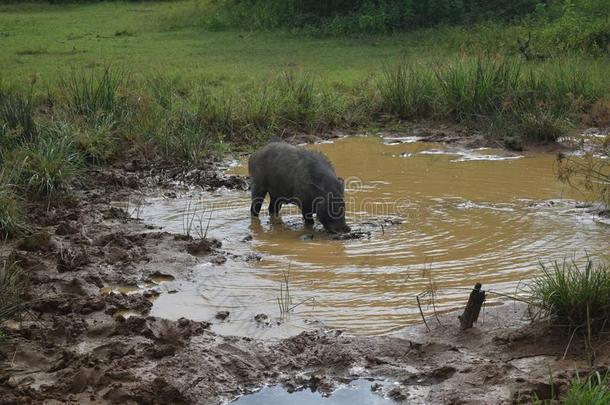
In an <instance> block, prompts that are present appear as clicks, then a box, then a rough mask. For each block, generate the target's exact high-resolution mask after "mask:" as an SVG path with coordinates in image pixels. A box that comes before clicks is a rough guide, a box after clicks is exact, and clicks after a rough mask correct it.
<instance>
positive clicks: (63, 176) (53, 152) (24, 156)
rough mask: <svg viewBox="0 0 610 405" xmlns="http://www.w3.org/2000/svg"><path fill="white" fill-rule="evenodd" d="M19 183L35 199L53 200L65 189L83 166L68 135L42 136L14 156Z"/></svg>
mask: <svg viewBox="0 0 610 405" xmlns="http://www.w3.org/2000/svg"><path fill="white" fill-rule="evenodd" d="M12 160H13V162H12V164H13V165H14V167H15V168H16V170H17V175H18V179H17V180H16V181H17V184H18V185H19V186H21V187H22V188H23V189H24V190H25V191H26V192H27V193H28V194H30V195H31V196H33V197H36V198H51V197H52V195H53V193H55V192H57V191H60V190H65V189H66V188H67V187H68V186H69V184H70V182H71V181H72V179H73V178H74V177H75V176H76V174H77V172H78V169H79V167H80V166H81V157H80V155H79V154H78V153H77V152H76V151H75V150H74V140H73V139H71V138H70V137H68V136H65V135H63V136H53V134H50V135H45V136H42V135H41V136H40V137H39V138H38V139H37V140H36V141H35V142H33V143H30V144H27V145H25V146H23V147H22V148H20V149H19V150H17V151H16V152H15V153H14V155H13V156H12Z"/></svg>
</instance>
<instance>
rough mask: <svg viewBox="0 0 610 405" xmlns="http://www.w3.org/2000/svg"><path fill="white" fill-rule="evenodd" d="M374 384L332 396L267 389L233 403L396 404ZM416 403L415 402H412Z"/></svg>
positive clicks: (363, 382)
mask: <svg viewBox="0 0 610 405" xmlns="http://www.w3.org/2000/svg"><path fill="white" fill-rule="evenodd" d="M372 386H373V383H372V382H371V381H368V380H363V379H359V380H355V381H352V382H351V383H349V384H348V385H347V386H345V387H342V388H339V389H338V390H336V391H335V392H333V393H332V394H331V395H330V396H322V394H320V393H319V392H312V391H310V390H308V389H305V390H302V391H296V392H293V393H289V392H287V391H286V390H284V389H283V388H282V387H278V386H276V387H265V388H263V389H262V390H260V391H258V392H256V393H254V394H250V395H245V396H243V397H241V398H238V399H237V400H236V401H234V402H231V403H232V404H234V405H285V404H292V405H391V404H393V403H394V402H393V401H391V400H389V399H387V398H384V397H382V396H381V395H380V394H376V393H374V392H373V391H372V390H371V387H372ZM410 403H415V402H410Z"/></svg>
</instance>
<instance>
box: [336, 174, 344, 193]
mask: <svg viewBox="0 0 610 405" xmlns="http://www.w3.org/2000/svg"><path fill="white" fill-rule="evenodd" d="M337 180H339V184H340V185H341V190H345V180H343V177H337Z"/></svg>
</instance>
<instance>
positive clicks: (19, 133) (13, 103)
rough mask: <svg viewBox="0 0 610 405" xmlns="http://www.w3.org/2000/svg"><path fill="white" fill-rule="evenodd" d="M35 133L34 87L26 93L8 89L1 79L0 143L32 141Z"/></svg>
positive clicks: (5, 144)
mask: <svg viewBox="0 0 610 405" xmlns="http://www.w3.org/2000/svg"><path fill="white" fill-rule="evenodd" d="M35 135H36V123H35V121H34V98H33V91H32V88H30V89H29V91H27V92H26V93H24V92H18V91H16V90H8V89H5V88H4V87H3V85H2V82H1V81H0V145H1V146H4V147H7V146H8V145H10V144H15V143H18V142H21V141H30V140H32V139H34V137H35ZM0 154H1V151H0ZM0 159H1V158H0ZM0 162H1V160H0Z"/></svg>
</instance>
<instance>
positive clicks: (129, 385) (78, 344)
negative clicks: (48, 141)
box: [0, 164, 610, 404]
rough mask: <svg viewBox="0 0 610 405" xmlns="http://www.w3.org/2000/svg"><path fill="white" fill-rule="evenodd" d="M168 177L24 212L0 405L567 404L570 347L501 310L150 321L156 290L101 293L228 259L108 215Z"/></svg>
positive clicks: (574, 349)
mask: <svg viewBox="0 0 610 405" xmlns="http://www.w3.org/2000/svg"><path fill="white" fill-rule="evenodd" d="M134 165H135V164H134ZM138 170H139V171H138ZM204 172H205V171H203V172H200V173H204ZM142 173H144V175H143V174H142ZM177 173H181V174H169V175H166V174H158V173H152V172H150V171H149V172H146V171H143V169H141V168H136V167H126V168H115V169H108V170H103V171H102V170H100V171H94V172H92V173H91V174H90V176H89V177H88V178H86V179H84V180H83V181H82V185H81V187H82V188H81V190H80V191H76V192H75V197H76V198H70V199H65V200H63V201H56V202H54V203H53V204H51V205H50V206H47V205H46V204H44V205H36V204H33V205H32V206H31V207H30V209H29V210H28V212H29V215H30V216H31V218H30V219H31V221H32V223H34V224H37V225H36V232H35V233H34V235H33V236H31V237H27V238H24V239H22V240H19V241H15V242H11V243H3V244H1V245H0V255H1V256H3V257H7V256H11V257H12V258H13V259H15V260H16V261H18V262H19V263H20V265H21V266H22V267H23V268H24V269H25V271H26V272H27V273H28V275H29V279H30V290H29V293H28V294H29V296H28V297H27V298H28V299H29V300H30V301H31V308H30V310H29V311H28V312H27V313H26V314H25V315H24V317H23V319H21V320H15V321H13V322H8V323H6V324H5V325H2V329H3V330H4V331H5V332H6V334H7V335H8V339H6V340H5V341H3V342H0V404H24V403H25V404H27V403H120V404H169V403H172V404H180V403H184V404H218V403H224V402H226V401H228V400H231V399H232V398H235V397H236V396H238V395H242V394H244V393H247V392H250V391H251V390H253V389H256V388H257V387H260V386H261V385H262V384H266V383H281V384H283V385H284V386H286V387H287V388H288V389H300V388H304V387H308V388H313V389H317V390H321V391H324V392H330V391H332V390H333V388H334V387H336V386H337V384H340V383H343V382H346V381H349V380H352V379H354V378H358V377H377V378H389V379H391V380H393V381H396V382H397V384H396V385H395V386H394V387H393V388H392V390H391V392H382V394H384V395H389V396H391V397H392V398H394V399H395V400H396V401H397V402H405V403H406V402H409V401H411V400H413V399H419V400H421V401H424V402H428V403H489V404H498V403H525V402H528V401H529V400H530V398H531V396H532V394H534V393H535V394H537V395H538V396H539V397H540V398H548V397H549V396H550V395H551V394H550V393H551V392H555V393H557V392H563V391H565V390H566V384H567V382H568V381H569V379H570V378H571V376H572V375H573V373H574V372H575V367H579V368H580V371H581V372H582V371H584V370H585V369H586V367H585V365H584V363H583V362H582V360H581V359H583V358H584V355H583V353H582V350H581V345H579V344H578V343H577V342H573V343H572V344H571V346H570V347H569V349H568V350H567V351H566V346H567V342H568V340H569V339H568V338H569V336H564V335H562V334H549V333H548V331H547V330H546V329H545V328H542V327H532V326H531V325H529V324H528V323H526V322H524V321H522V320H521V315H522V313H523V311H524V308H522V307H514V306H512V305H504V306H502V307H498V308H491V309H488V310H487V311H486V312H485V314H484V315H483V316H482V319H481V320H480V322H479V324H478V326H477V327H476V328H474V329H471V330H468V331H466V332H461V331H459V327H458V325H459V322H458V321H457V317H456V316H455V315H451V314H450V315H445V316H443V317H441V318H440V320H439V322H437V321H436V320H432V321H429V322H428V323H429V324H430V325H431V326H432V330H431V331H427V330H426V329H425V327H424V326H414V327H411V328H408V329H406V330H404V331H400V332H398V333H396V334H394V335H392V336H383V337H356V336H350V335H348V334H345V333H342V332H341V331H338V330H315V331H309V332H304V333H301V334H299V335H297V336H294V337H291V338H288V339H283V340H269V341H262V340H255V339H251V338H238V337H231V336H220V335H217V334H215V333H213V332H211V331H210V329H209V324H208V323H206V322H194V321H191V320H188V319H184V318H182V319H179V320H177V321H169V320H165V319H160V318H155V317H151V316H148V315H147V314H148V312H149V310H150V308H151V306H152V304H151V300H152V299H154V296H155V292H154V291H150V290H142V289H138V288H134V291H132V292H131V293H129V294H127V293H125V292H121V290H120V289H118V290H117V289H114V288H113V286H123V287H125V286H127V287H129V286H134V287H135V286H140V285H142V284H146V283H147V282H150V280H153V279H155V278H158V277H169V278H171V279H175V280H189V278H190V277H191V272H192V271H193V267H194V265H195V264H196V263H199V262H205V261H211V260H219V259H218V257H221V256H222V255H225V254H227V253H225V252H222V251H220V250H219V248H220V244H219V242H217V241H211V240H193V239H192V238H188V237H182V236H180V235H173V234H169V233H166V232H159V231H157V230H154V229H148V228H147V227H146V226H144V225H143V224H141V223H139V222H137V221H133V220H130V219H128V218H127V216H126V215H124V213H121V212H120V211H117V210H116V209H113V208H111V206H110V201H113V200H117V199H120V198H121V197H125V195H127V194H128V193H127V191H126V190H129V189H130V188H131V187H135V188H138V187H142V185H146V184H163V183H164V182H165V181H172V180H176V179H178V180H180V181H182V180H184V179H183V178H182V177H181V176H186V177H185V178H188V176H190V175H189V174H188V173H187V174H184V172H180V171H178V172H177ZM151 178H152V180H151ZM198 178H199V180H197V181H203V182H207V181H208V180H207V179H209V178H212V180H210V181H211V183H210V184H211V185H210V187H217V185H218V184H222V185H223V186H227V185H229V186H236V187H241V184H242V183H240V182H239V181H237V180H226V179H225V180H221V181H217V180H215V179H218V178H221V177H219V176H218V175H217V176H216V177H214V176H212V177H209V176H207V175H205V174H201V175H200V176H199V177H198ZM240 181H241V180H240ZM105 289H106V290H105ZM465 298H466V297H465ZM226 316H229V313H227V314H226ZM266 318H267V317H266V316H265V315H264V314H259V315H257V317H256V319H252V323H253V325H257V324H260V323H264V322H265V320H266ZM443 325H444V326H443ZM269 327H273V325H271V326H269ZM606 346H607V345H605V346H603V345H601V349H600V350H599V351H598V352H597V353H596V367H599V368H600V369H601V368H604V367H608V365H609V364H610V363H609V358H610V356H609V354H608V349H607V347H606ZM564 352H566V357H565V360H564V359H563V356H564ZM549 370H552V373H553V379H552V384H553V386H551V385H550V381H551V380H550V371H549Z"/></svg>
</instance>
